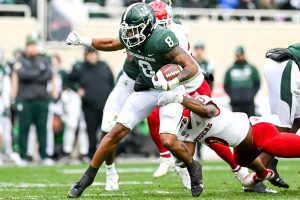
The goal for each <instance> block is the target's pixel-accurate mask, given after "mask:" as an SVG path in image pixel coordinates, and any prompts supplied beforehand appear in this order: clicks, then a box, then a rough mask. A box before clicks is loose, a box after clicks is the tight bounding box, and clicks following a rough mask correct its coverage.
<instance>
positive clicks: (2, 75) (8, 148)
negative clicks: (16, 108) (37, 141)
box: [0, 49, 19, 162]
mask: <svg viewBox="0 0 300 200" xmlns="http://www.w3.org/2000/svg"><path fill="white" fill-rule="evenodd" d="M10 72H11V70H10V67H9V65H8V64H7V63H6V62H5V59H4V51H3V50H2V49H0V137H1V138H2V141H0V146H2V145H3V152H2V148H0V156H1V153H4V155H3V158H2V160H3V161H4V162H17V161H18V160H19V159H18V160H16V159H15V158H16V156H15V154H14V153H13V149H12V130H11V119H10V117H11V112H10V103H11V102H10V97H11V79H10V74H11V73H10ZM0 160H1V157H0Z"/></svg>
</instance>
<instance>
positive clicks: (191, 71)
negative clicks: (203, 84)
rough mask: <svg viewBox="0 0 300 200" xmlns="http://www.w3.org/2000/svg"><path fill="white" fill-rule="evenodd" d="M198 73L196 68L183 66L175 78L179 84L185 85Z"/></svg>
mask: <svg viewBox="0 0 300 200" xmlns="http://www.w3.org/2000/svg"><path fill="white" fill-rule="evenodd" d="M199 71H200V70H199V69H198V67H196V66H193V65H189V66H185V67H184V68H183V70H182V71H181V72H180V74H179V75H178V76H177V78H178V80H179V81H180V83H185V82H188V81H190V80H192V79H193V78H195V77H196V76H197V75H198V73H199Z"/></svg>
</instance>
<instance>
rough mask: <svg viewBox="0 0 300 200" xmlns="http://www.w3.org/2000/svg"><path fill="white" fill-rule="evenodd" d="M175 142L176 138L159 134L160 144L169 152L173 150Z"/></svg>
mask: <svg viewBox="0 0 300 200" xmlns="http://www.w3.org/2000/svg"><path fill="white" fill-rule="evenodd" d="M176 140H177V138H176V137H174V135H171V134H160V141H161V144H162V145H163V146H164V147H166V148H167V149H169V150H170V149H172V148H173V146H174V144H175V141H176Z"/></svg>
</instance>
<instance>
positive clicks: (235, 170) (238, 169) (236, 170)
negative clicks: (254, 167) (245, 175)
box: [231, 165, 242, 172]
mask: <svg viewBox="0 0 300 200" xmlns="http://www.w3.org/2000/svg"><path fill="white" fill-rule="evenodd" d="M241 168H242V167H241V166H239V165H238V166H237V167H236V168H235V169H231V170H232V172H238V171H240V169H241Z"/></svg>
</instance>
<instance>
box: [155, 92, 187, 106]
mask: <svg viewBox="0 0 300 200" xmlns="http://www.w3.org/2000/svg"><path fill="white" fill-rule="evenodd" d="M182 101H183V95H182V94H178V93H176V92H172V91H169V92H164V93H163V94H162V95H161V96H160V97H159V99H158V101H157V105H159V106H165V105H167V104H169V103H182Z"/></svg>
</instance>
